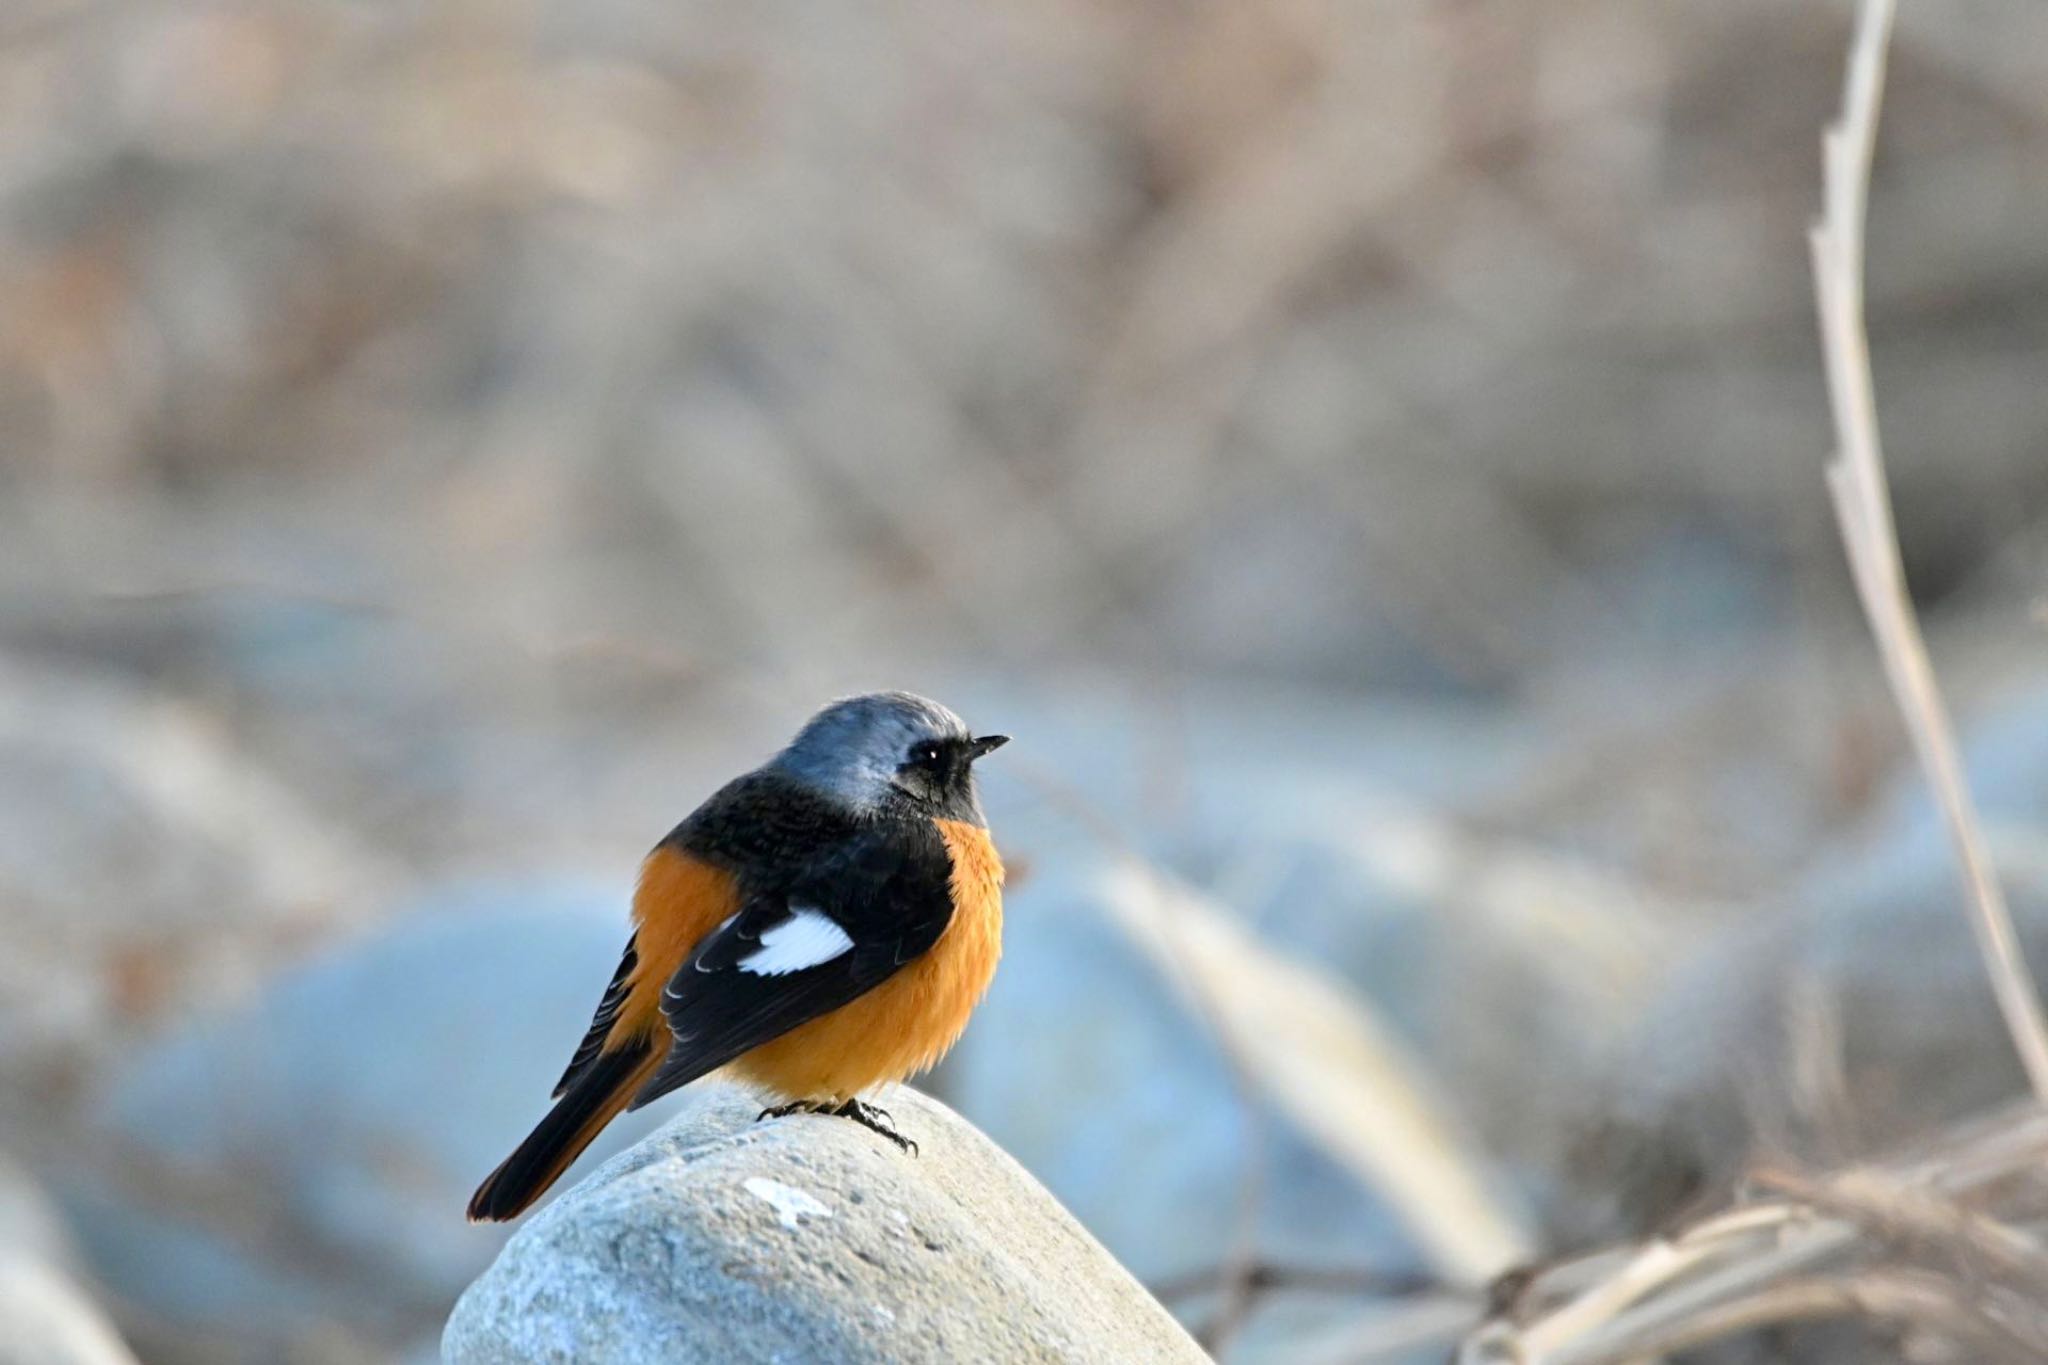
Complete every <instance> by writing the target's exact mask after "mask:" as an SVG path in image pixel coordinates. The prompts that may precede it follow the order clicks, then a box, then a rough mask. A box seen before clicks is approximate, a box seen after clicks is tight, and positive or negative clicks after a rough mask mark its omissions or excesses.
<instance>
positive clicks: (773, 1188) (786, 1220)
mask: <svg viewBox="0 0 2048 1365" xmlns="http://www.w3.org/2000/svg"><path fill="white" fill-rule="evenodd" d="M741 1188H743V1189H744V1190H746V1192H747V1193H748V1194H751V1195H753V1196H754V1198H756V1199H758V1200H760V1201H761V1202H762V1203H764V1204H766V1205H768V1206H769V1207H770V1208H772V1209H774V1210H775V1216H776V1218H777V1219H779V1220H780V1221H781V1223H782V1226H784V1227H786V1228H793V1227H796V1226H798V1224H799V1223H800V1222H801V1221H802V1220H803V1219H805V1218H830V1217H831V1216H832V1210H830V1209H828V1208H826V1207H825V1206H824V1205H823V1204H820V1203H819V1202H818V1201H817V1200H815V1199H813V1198H811V1196H809V1195H808V1194H805V1193H804V1192H803V1191H802V1190H799V1189H797V1188H795V1187H794V1186H791V1185H785V1184H783V1183H782V1182H781V1181H780V1180H770V1179H768V1178H767V1177H766V1176H760V1175H756V1176H749V1177H748V1178H747V1179H746V1180H744V1181H742V1182H741Z"/></svg>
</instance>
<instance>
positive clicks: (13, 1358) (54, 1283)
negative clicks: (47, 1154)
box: [0, 1158, 135, 1365]
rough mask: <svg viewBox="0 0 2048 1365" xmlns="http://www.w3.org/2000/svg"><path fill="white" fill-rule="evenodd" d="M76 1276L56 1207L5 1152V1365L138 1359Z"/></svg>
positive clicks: (125, 1363) (128, 1363) (0, 1168)
mask: <svg viewBox="0 0 2048 1365" xmlns="http://www.w3.org/2000/svg"><path fill="white" fill-rule="evenodd" d="M134 1361H135V1356H134V1354H133V1353H132V1352H130V1351H129V1349H128V1347H127V1345H126V1344H125V1343H124V1342H123V1341H122V1340H121V1336H120V1334H119V1333H118V1332H116V1331H115V1330H114V1328H113V1325H112V1324H111V1323H109V1322H108V1321H107V1319H106V1316H105V1314H104V1313H102V1312H101V1311H100V1308H99V1306H98V1305H97V1304H95V1303H94V1302H93V1300H92V1296H91V1295H90V1294H89V1293H88V1292H87V1290H86V1289H85V1287H84V1285H82V1284H81V1283H80V1281H79V1278H78V1276H77V1274H76V1253H75V1251H74V1250H73V1248H72V1245H71V1241H70V1238H69V1236H68V1235H67V1234H66V1232H65V1229H64V1226H63V1221H62V1219H61V1217H60V1216H59V1214H58V1212H57V1210H56V1208H55V1206H54V1205H52V1204H51V1203H50V1201H49V1199H48V1198H47V1197H46V1196H45V1195H44V1194H43V1192H42V1191H41V1190H40V1189H38V1188H37V1187H36V1185H35V1184H34V1182H32V1181H31V1180H30V1179H29V1178H28V1176H27V1175H26V1174H24V1173H23V1172H21V1171H20V1170H18V1169H16V1168H15V1167H14V1165H13V1164H12V1163H10V1162H8V1161H6V1160H5V1159H4V1158H0V1365H134Z"/></svg>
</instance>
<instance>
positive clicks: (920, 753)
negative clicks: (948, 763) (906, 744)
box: [910, 744, 939, 765]
mask: <svg viewBox="0 0 2048 1365" xmlns="http://www.w3.org/2000/svg"><path fill="white" fill-rule="evenodd" d="M910 761H911V762H912V763H917V764H926V765H929V764H935V763H937V762H938V761H939V746H938V745H936V744H920V745H918V746H917V747H916V748H915V749H912V750H911V751H910Z"/></svg>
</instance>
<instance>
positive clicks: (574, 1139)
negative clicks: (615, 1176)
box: [469, 1039, 661, 1223]
mask: <svg viewBox="0 0 2048 1365" xmlns="http://www.w3.org/2000/svg"><path fill="white" fill-rule="evenodd" d="M660 1061H661V1054H660V1053H659V1052H656V1051H655V1049H654V1045H653V1044H652V1043H651V1042H648V1041H646V1040H644V1039H643V1040H642V1041H640V1042H637V1043H630V1044H628V1045H627V1046H625V1047H622V1048H620V1049H618V1050H617V1051H615V1052H605V1053H600V1054H599V1055H598V1056H597V1058H596V1059H595V1060H594V1061H593V1062H592V1063H591V1065H590V1067H589V1069H588V1070H587V1071H585V1072H584V1074H583V1075H582V1076H580V1077H578V1078H577V1081H576V1083H575V1084H574V1085H572V1086H571V1087H570V1088H569V1091H568V1093H567V1094H565V1095H563V1096H562V1098H561V1099H560V1100H559V1101H557V1102H556V1104H555V1107H554V1108H553V1109H551V1110H549V1111H548V1116H547V1117H546V1118H544V1119H542V1120H541V1121H540V1123H539V1125H538V1126H537V1127H535V1128H534V1130H533V1131H532V1132H531V1133H529V1134H527V1137H526V1141H524V1142H522V1143H520V1144H519V1146H518V1147H517V1148H516V1149H515V1150H514V1151H513V1153H512V1155H511V1156H508V1157H506V1158H505V1164H504V1165H502V1166H500V1167H498V1169H497V1170H495V1171H492V1172H491V1173H490V1175H489V1176H488V1177H487V1178H486V1179H485V1180H484V1183H483V1184H481V1185H479V1186H477V1191H476V1193H475V1194H473V1195H471V1196H470V1200H469V1221H470V1222H472V1223H503V1222H508V1221H510V1220H511V1219H514V1218H517V1217H518V1216H519V1215H520V1214H522V1213H524V1212H525V1211H526V1209H527V1207H528V1206H529V1205H530V1204H532V1203H533V1201H534V1200H536V1199H538V1198H540V1197H541V1196H542V1195H543V1194H546V1193H547V1190H548V1186H550V1185H552V1184H554V1183H555V1181H556V1180H558V1179H560V1178H561V1175H562V1172H563V1171H566V1170H567V1169H569V1163H570V1162H572V1161H574V1160H575V1159H576V1158H577V1157H578V1156H580V1155H582V1153H583V1149H584V1148H585V1147H588V1146H589V1145H590V1143H591V1140H592V1139H594V1138H595V1137H596V1136H597V1135H598V1134H599V1133H600V1132H602V1131H604V1126H605V1125H606V1124H607V1123H610V1122H611V1121H612V1120H613V1119H614V1118H615V1117H617V1116H618V1113H619V1111H620V1110H622V1109H624V1108H625V1107H626V1106H627V1105H628V1104H631V1103H632V1102H633V1096H634V1095H636V1094H638V1093H639V1090H640V1087H641V1086H642V1085H644V1084H646V1082H647V1078H648V1077H649V1076H650V1075H652V1074H653V1073H654V1069H655V1066H656V1065H657V1064H658V1063H659V1062H660Z"/></svg>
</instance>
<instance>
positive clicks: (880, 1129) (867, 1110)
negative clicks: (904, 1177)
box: [823, 1099, 917, 1156]
mask: <svg viewBox="0 0 2048 1365" xmlns="http://www.w3.org/2000/svg"><path fill="white" fill-rule="evenodd" d="M823 1112H824V1113H827V1114H837V1115H838V1116H839V1117H840V1118H843V1119H852V1120H853V1121H854V1122H855V1123H857V1124H859V1125H860V1126H861V1127H863V1128H865V1129H867V1130H868V1131H869V1132H871V1133H880V1134H881V1135H882V1136H883V1137H885V1138H887V1139H889V1141H891V1142H893V1143H895V1144H896V1145H897V1146H898V1147H901V1148H902V1149H903V1150H904V1151H906V1152H908V1153H910V1154H911V1155H912V1156H916V1155H917V1144H916V1143H915V1142H913V1141H911V1140H910V1139H909V1138H907V1137H905V1136H903V1134H901V1133H899V1132H897V1131H896V1120H894V1119H892V1118H890V1117H889V1111H888V1110H886V1109H881V1108H877V1107H876V1106H874V1105H872V1104H862V1103H861V1102H860V1101H859V1100H853V1099H850V1100H847V1101H846V1102H845V1103H844V1104H841V1105H840V1106H839V1107H838V1108H836V1109H826V1110H824V1111H823Z"/></svg>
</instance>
